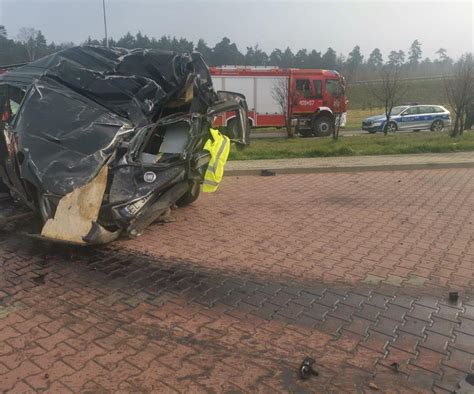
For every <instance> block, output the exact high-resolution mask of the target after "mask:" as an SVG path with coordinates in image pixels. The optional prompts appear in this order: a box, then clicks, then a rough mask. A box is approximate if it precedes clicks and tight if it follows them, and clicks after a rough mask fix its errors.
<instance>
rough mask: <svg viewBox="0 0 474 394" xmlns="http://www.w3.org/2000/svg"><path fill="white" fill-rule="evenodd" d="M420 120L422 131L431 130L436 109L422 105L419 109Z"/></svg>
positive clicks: (419, 124)
mask: <svg viewBox="0 0 474 394" xmlns="http://www.w3.org/2000/svg"><path fill="white" fill-rule="evenodd" d="M419 108H420V111H419V112H420V113H419V115H420V116H419V120H418V126H419V128H420V129H429V128H430V127H431V123H432V122H433V119H434V118H435V116H436V114H435V109H434V108H433V107H432V106H430V105H422V106H420V107H419Z"/></svg>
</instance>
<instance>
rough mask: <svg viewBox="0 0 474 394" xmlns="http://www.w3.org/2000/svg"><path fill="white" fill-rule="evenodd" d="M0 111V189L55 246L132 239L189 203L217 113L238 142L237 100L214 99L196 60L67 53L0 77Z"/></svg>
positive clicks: (153, 54) (102, 51)
mask: <svg viewBox="0 0 474 394" xmlns="http://www.w3.org/2000/svg"><path fill="white" fill-rule="evenodd" d="M0 104H1V105H2V107H0V108H1V110H2V111H3V112H2V119H1V120H2V122H1V126H0V127H1V131H2V133H1V138H0V177H1V180H2V181H3V187H5V186H6V188H7V189H8V192H9V193H10V195H11V196H12V197H13V198H15V199H16V200H19V201H21V202H22V204H23V205H24V206H27V207H28V208H29V209H30V210H31V211H33V212H35V213H37V214H38V215H39V216H40V217H41V218H42V220H43V222H44V226H43V227H42V231H41V236H42V237H43V238H48V239H53V240H59V241H65V242H72V243H78V244H97V243H105V242H108V241H111V240H114V239H116V238H117V237H118V236H119V235H120V234H122V233H125V234H127V235H129V236H136V235H139V234H141V233H142V231H143V229H144V228H145V227H146V226H147V225H149V224H150V223H152V222H153V221H155V220H156V219H157V218H159V217H160V216H162V215H163V214H164V213H165V212H167V211H168V210H169V208H170V207H171V206H174V205H175V204H177V205H178V206H180V205H186V204H189V203H191V202H193V201H194V200H195V199H196V198H197V196H198V195H199V190H200V185H201V184H202V183H203V182H204V178H205V174H206V171H207V170H212V169H209V168H208V167H210V166H209V162H210V161H211V160H212V159H213V158H212V157H211V152H210V151H209V149H205V145H206V143H209V141H212V135H211V131H210V129H211V127H212V122H213V119H214V117H215V116H216V115H217V114H218V113H221V112H230V111H233V112H235V117H236V120H237V122H236V125H237V126H236V127H234V128H233V129H231V130H228V131H226V132H225V134H227V135H228V137H229V138H230V141H233V142H235V143H237V144H239V145H245V144H247V143H248V125H247V121H246V120H247V105H246V102H245V98H244V97H243V96H241V95H239V94H237V93H231V92H215V91H214V89H213V87H212V81H211V77H210V75H209V71H208V68H207V66H206V64H205V63H204V61H203V59H202V57H201V56H200V54H198V53H193V54H177V53H173V52H162V51H154V50H133V51H127V50H124V49H116V48H114V49H107V48H101V47H75V48H70V49H66V50H64V51H61V52H58V53H56V54H54V55H51V56H48V57H45V58H42V59H40V60H38V61H36V62H33V63H30V64H28V65H25V66H23V67H20V68H17V69H15V70H13V71H9V72H8V73H6V74H3V75H2V76H0ZM216 133H217V132H216ZM229 138H227V140H229ZM214 159H215V158H214Z"/></svg>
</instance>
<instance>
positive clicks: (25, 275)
mask: <svg viewBox="0 0 474 394" xmlns="http://www.w3.org/2000/svg"><path fill="white" fill-rule="evenodd" d="M473 204H474V170H472V169H456V170H454V169H452V170H423V171H409V172H401V171H394V172H373V173H370V172H365V173H350V174H308V175H282V176H276V177H240V178H237V177H227V178H225V179H224V182H223V185H222V188H221V190H220V191H219V192H218V193H217V194H215V195H206V196H203V197H202V198H201V199H200V200H199V201H198V202H197V203H196V204H195V205H194V206H192V207H189V208H185V209H181V210H179V211H177V212H176V213H175V216H176V221H175V222H173V223H167V224H165V225H154V226H152V227H150V228H149V229H148V230H147V232H146V233H145V234H144V236H142V237H140V238H138V239H135V240H123V241H119V242H116V243H114V244H112V245H110V246H108V247H106V248H103V247H102V248H89V249H87V248H73V247H68V246H58V245H51V244H47V243H40V242H38V241H34V240H31V239H29V238H27V237H24V236H21V235H20V232H21V231H24V230H25V228H26V229H27V227H23V228H22V227H20V226H19V227H17V228H16V230H15V231H13V232H3V233H1V241H0V390H4V391H11V392H31V391H42V390H45V391H49V392H61V393H62V392H70V391H72V392H78V391H83V392H103V391H114V392H115V391H122V392H150V391H161V392H174V391H178V392H241V391H260V392H269V393H270V392H278V391H283V392H288V391H291V392H294V391H298V392H325V391H326V392H364V391H366V392H370V391H373V389H374V388H375V387H378V388H379V391H380V392H430V391H435V392H440V393H441V392H452V391H453V390H454V389H455V388H456V385H457V383H458V382H459V381H460V380H461V379H463V378H464V377H465V376H466V375H467V374H468V373H470V372H471V371H473V368H474V365H473V359H474V296H473V294H472V286H473V284H474V237H473V234H474V231H473V230H474V224H473V223H474V213H473V210H472V207H473ZM216 219H217V220H216ZM449 290H456V291H458V292H459V295H460V299H459V300H458V301H457V302H449V300H448V298H447V292H448V291H449ZM306 355H310V356H312V357H313V358H315V359H316V369H317V370H318V371H319V376H317V377H316V376H313V377H311V378H310V379H309V380H307V381H302V380H300V379H299V378H298V375H297V369H298V366H299V364H300V363H301V361H302V360H303V358H304V357H305V356H306ZM369 385H371V386H372V388H371V387H370V386H369Z"/></svg>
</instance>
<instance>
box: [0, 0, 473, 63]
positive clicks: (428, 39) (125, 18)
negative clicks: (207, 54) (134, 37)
mask: <svg viewBox="0 0 474 394" xmlns="http://www.w3.org/2000/svg"><path fill="white" fill-rule="evenodd" d="M106 6H107V17H108V27H109V35H111V36H113V37H114V38H118V37H119V36H121V35H122V34H124V33H126V32H127V31H130V32H132V33H135V32H137V31H141V32H142V33H144V34H147V35H149V36H155V37H160V36H162V35H164V34H166V35H172V36H173V35H175V36H178V37H185V38H187V39H189V40H192V41H194V42H195V43H196V42H197V40H198V39H199V38H204V40H205V41H206V42H207V43H208V44H209V45H210V46H214V45H215V43H216V42H217V41H220V39H221V38H222V37H223V36H227V37H229V38H230V39H231V40H232V41H234V42H235V43H236V44H237V45H238V47H239V49H240V50H241V51H242V52H245V47H246V46H250V45H254V44H257V43H258V44H259V45H260V47H261V48H263V49H264V50H265V51H267V52H268V53H269V52H271V51H272V50H273V49H274V48H282V49H284V48H286V47H287V46H289V47H290V48H292V50H293V51H296V50H298V49H300V48H308V49H317V50H319V51H325V50H326V48H327V47H329V46H330V47H332V48H334V49H335V50H336V51H337V52H338V53H341V52H342V53H344V54H347V53H348V52H349V51H350V50H351V49H352V48H353V47H354V45H360V47H361V49H362V53H363V54H365V55H366V56H367V55H368V54H369V53H370V51H371V50H372V49H373V48H375V47H379V48H380V49H381V50H382V52H383V54H384V56H385V57H386V55H387V54H388V52H389V51H390V50H392V49H396V50H398V49H403V50H404V51H405V52H407V51H408V47H409V45H410V44H411V42H412V41H413V40H414V39H418V40H420V42H421V43H422V49H423V56H429V57H432V58H433V57H434V56H435V55H434V52H435V51H436V50H437V49H438V48H440V47H444V48H447V49H448V53H449V55H450V56H451V57H458V56H459V55H460V54H462V53H464V52H468V51H471V52H472V51H473V41H474V22H473V20H474V16H473V11H474V10H473V1H471V0H468V1H426V0H424V1H402V0H398V1H394V0H390V1H389V0H378V1H376V0H374V1H360V0H352V1H344V0H333V1H317V0H313V1H305V2H303V1H297V0H286V1H275V0H273V1H271V0H255V1H243V0H232V1H231V0H207V1H198V0H174V1H168V0H106ZM0 24H3V25H5V26H6V28H7V31H8V33H9V35H10V37H15V36H16V34H17V33H18V29H19V28H20V27H22V26H27V27H35V28H36V29H40V30H41V31H42V32H43V34H44V35H45V36H46V38H47V39H48V40H54V41H55V42H63V41H73V42H76V43H80V42H82V41H84V40H85V39H86V38H87V37H88V36H89V35H90V36H92V37H93V38H102V37H103V34H104V33H103V14H102V0H0Z"/></svg>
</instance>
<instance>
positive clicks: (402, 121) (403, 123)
mask: <svg viewBox="0 0 474 394" xmlns="http://www.w3.org/2000/svg"><path fill="white" fill-rule="evenodd" d="M385 123H386V117H385V114H384V115H377V116H370V117H368V118H367V119H365V120H364V121H363V122H362V130H366V131H368V132H369V133H376V132H377V131H383V130H384V128H385ZM446 126H451V116H450V113H449V111H448V110H447V109H446V108H444V107H442V106H441V105H402V106H399V107H394V108H393V109H392V112H391V114H390V119H389V122H388V125H387V130H388V131H389V132H394V131H397V130H415V131H419V130H431V131H441V130H443V128H444V127H446Z"/></svg>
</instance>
